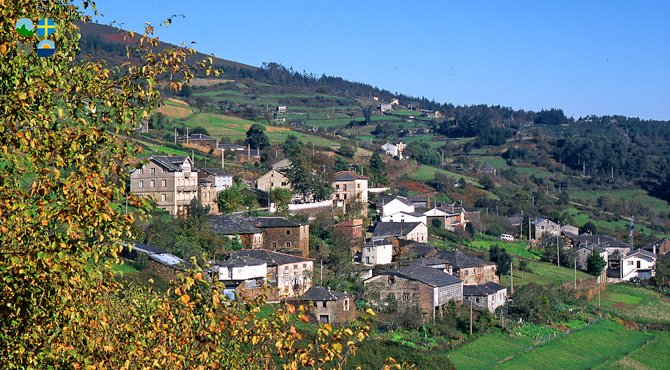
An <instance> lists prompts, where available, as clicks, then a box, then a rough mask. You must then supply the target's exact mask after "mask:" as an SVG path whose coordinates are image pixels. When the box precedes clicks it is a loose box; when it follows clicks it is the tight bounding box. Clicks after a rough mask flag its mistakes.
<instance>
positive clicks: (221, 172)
mask: <svg viewBox="0 0 670 370" xmlns="http://www.w3.org/2000/svg"><path fill="white" fill-rule="evenodd" d="M201 170H202V171H205V172H207V173H209V174H212V175H217V176H223V177H232V176H233V175H231V174H229V173H228V172H226V171H224V170H223V168H216V167H210V168H202V169H201Z"/></svg>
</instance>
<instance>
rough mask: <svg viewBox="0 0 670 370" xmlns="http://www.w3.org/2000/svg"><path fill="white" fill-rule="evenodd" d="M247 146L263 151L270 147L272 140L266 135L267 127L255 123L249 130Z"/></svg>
mask: <svg viewBox="0 0 670 370" xmlns="http://www.w3.org/2000/svg"><path fill="white" fill-rule="evenodd" d="M247 144H249V145H250V146H251V147H252V148H255V149H260V150H263V149H265V148H267V147H269V146H270V139H268V136H267V135H266V134H265V127H263V125H261V124H260V123H254V124H252V125H251V127H249V130H247Z"/></svg>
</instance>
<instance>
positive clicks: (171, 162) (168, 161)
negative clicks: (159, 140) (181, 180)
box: [149, 155, 190, 172]
mask: <svg viewBox="0 0 670 370" xmlns="http://www.w3.org/2000/svg"><path fill="white" fill-rule="evenodd" d="M149 160H150V161H153V162H155V163H156V164H158V165H159V166H161V167H163V168H165V169H166V170H168V171H170V172H176V171H181V165H182V164H183V163H184V162H185V161H187V160H188V161H190V158H189V157H186V156H183V155H178V156H162V155H154V156H151V157H149Z"/></svg>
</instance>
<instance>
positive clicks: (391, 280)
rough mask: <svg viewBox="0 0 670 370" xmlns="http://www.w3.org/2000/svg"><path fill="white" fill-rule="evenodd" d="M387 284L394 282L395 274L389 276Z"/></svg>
mask: <svg viewBox="0 0 670 370" xmlns="http://www.w3.org/2000/svg"><path fill="white" fill-rule="evenodd" d="M389 284H395V276H389Z"/></svg>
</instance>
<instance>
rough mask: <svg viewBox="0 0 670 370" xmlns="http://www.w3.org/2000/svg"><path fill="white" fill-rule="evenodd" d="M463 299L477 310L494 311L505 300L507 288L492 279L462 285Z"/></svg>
mask: <svg viewBox="0 0 670 370" xmlns="http://www.w3.org/2000/svg"><path fill="white" fill-rule="evenodd" d="M463 301H464V302H469V303H470V304H472V307H473V308H475V309H478V310H481V311H483V310H488V311H490V312H495V310H496V308H498V307H500V306H502V305H504V304H505V302H507V288H506V287H504V286H502V285H500V284H498V283H494V282H492V281H488V282H486V283H484V284H480V285H464V286H463Z"/></svg>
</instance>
